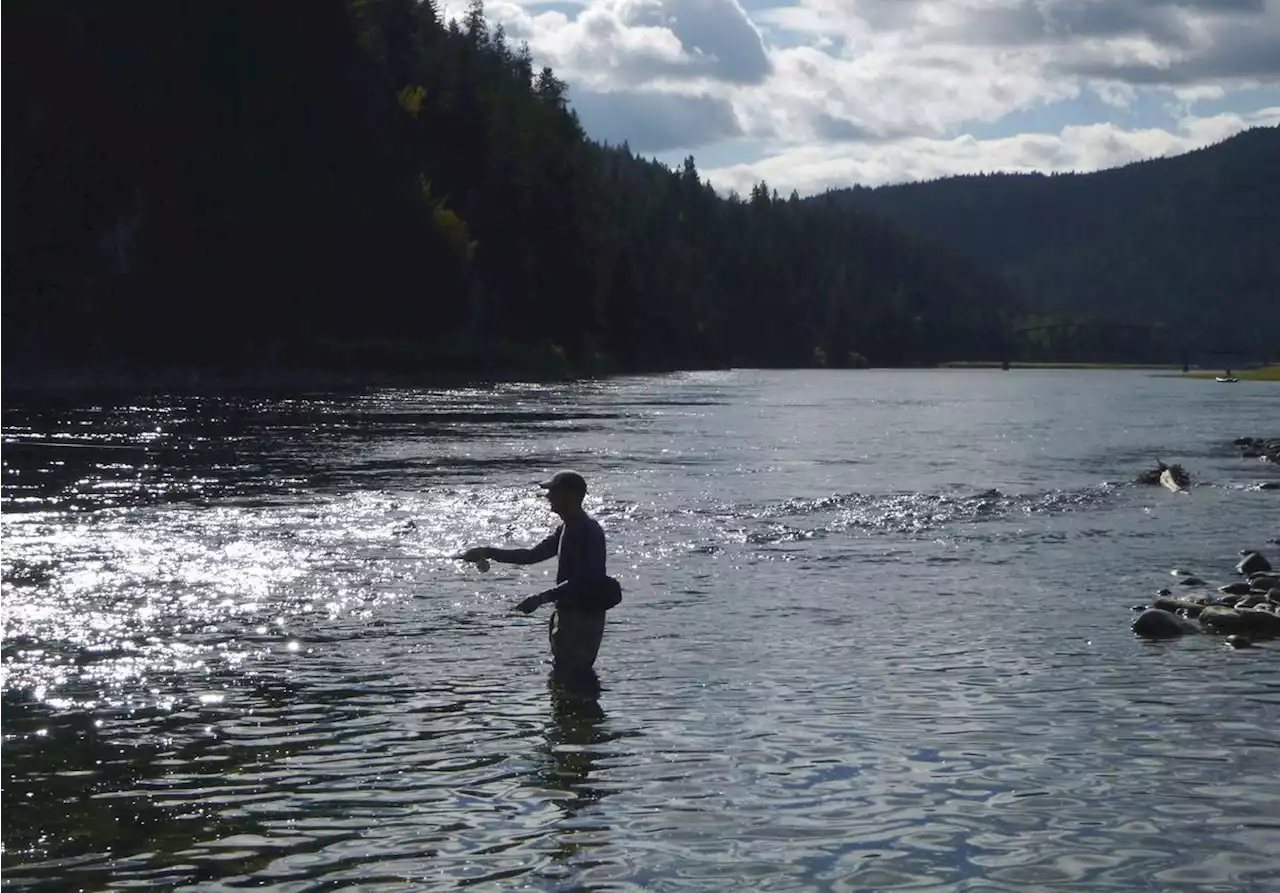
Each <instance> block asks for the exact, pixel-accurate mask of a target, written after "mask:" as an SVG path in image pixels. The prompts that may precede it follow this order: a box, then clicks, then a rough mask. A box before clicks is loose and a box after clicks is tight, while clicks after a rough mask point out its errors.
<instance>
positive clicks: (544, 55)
mask: <svg viewBox="0 0 1280 893" xmlns="http://www.w3.org/2000/svg"><path fill="white" fill-rule="evenodd" d="M441 7H442V11H443V12H444V13H445V14H446V16H450V17H452V16H459V17H460V16H461V15H462V13H463V12H464V11H465V0H445V2H443V3H442V4H441ZM485 11H486V16H487V18H488V19H489V22H490V24H491V25H496V24H499V23H501V25H502V26H503V28H504V29H505V31H506V34H507V37H508V39H509V40H510V41H511V42H512V43H513V45H517V46H518V45H519V43H520V42H521V41H526V42H527V43H528V44H529V48H530V50H531V51H532V53H533V58H534V62H535V65H537V66H539V67H540V66H543V65H549V66H551V67H552V68H553V69H554V70H555V73H556V75H557V76H558V77H560V78H562V79H563V80H566V81H567V82H568V83H569V97H570V100H571V103H572V105H573V107H574V108H575V109H577V112H578V115H579V117H580V119H581V121H582V124H583V126H584V128H585V129H586V131H587V133H588V135H589V136H591V137H593V138H595V139H598V140H602V141H607V142H609V143H613V144H620V143H622V142H623V141H626V142H627V143H628V145H629V146H630V147H631V149H632V150H633V151H634V152H636V153H637V154H640V155H644V156H646V157H653V158H658V159H659V160H662V161H664V162H666V163H668V164H671V165H673V166H674V165H678V164H680V163H681V162H682V161H683V159H684V158H685V157H686V156H688V155H693V156H694V158H695V159H696V161H697V164H698V169H699V171H700V172H701V173H702V174H703V176H704V177H705V178H706V179H709V180H710V181H711V182H712V184H713V185H714V186H715V187H716V188H717V190H719V191H721V192H728V191H729V190H737V191H738V192H740V193H743V194H745V193H746V192H748V191H749V190H750V189H751V187H752V186H753V185H754V184H756V183H758V182H759V181H761V180H764V181H766V182H767V183H768V184H769V186H770V187H771V188H773V189H776V190H777V191H778V192H779V193H781V194H782V195H784V196H785V195H787V194H789V193H790V192H791V190H793V189H794V190H797V191H799V193H800V194H801V195H811V194H814V193H817V192H822V191H823V190H825V189H828V188H838V187H843V186H852V185H855V184H863V185H867V186H875V185H880V184H883V183H899V182H905V181H911V180H923V179H933V178H936V177H942V176H948V175H952V174H962V173H976V172H980V171H1043V172H1046V173H1048V172H1051V171H1087V170H1097V169H1100V168H1107V167H1115V166H1117V165H1120V164H1125V163H1128V162H1131V161H1137V160H1140V159H1144V158H1152V157H1158V156H1162V155H1174V154H1179V153H1181V152H1185V151H1189V150H1191V149H1195V148H1199V147H1201V146H1205V145H1209V144H1211V143H1215V142H1218V141H1220V140H1222V139H1225V138H1226V137H1229V136H1231V135H1232V134H1234V133H1237V132H1239V131H1241V130H1244V129H1246V128H1248V127H1252V126H1259V125H1262V126H1274V125H1277V124H1280V0H489V2H487V3H486V4H485Z"/></svg>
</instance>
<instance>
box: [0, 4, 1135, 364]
mask: <svg viewBox="0 0 1280 893" xmlns="http://www.w3.org/2000/svg"><path fill="white" fill-rule="evenodd" d="M6 12H7V13H8V22H9V25H10V29H9V34H10V37H11V41H10V45H11V49H10V53H9V65H8V69H7V71H9V73H10V82H11V83H12V84H14V85H15V87H14V89H13V90H12V91H11V94H10V95H11V96H12V97H14V98H13V100H12V101H11V102H10V103H9V104H8V107H7V111H6V119H7V123H9V124H10V127H9V129H8V131H7V137H8V140H7V149H8V156H7V163H6V167H7V172H8V173H9V175H10V176H9V178H8V183H7V185H8V186H9V188H8V189H6V191H5V196H6V198H5V201H6V210H7V211H10V212H11V215H10V216H9V218H8V219H9V220H10V221H11V226H10V227H9V228H8V238H7V239H6V241H5V248H4V254H5V279H6V286H7V289H6V296H5V297H6V300H5V302H4V307H3V313H4V348H5V351H4V353H5V363H6V366H12V365H14V364H24V365H26V366H32V367H39V366H41V365H48V366H52V367H57V366H59V365H67V364H74V363H87V364H101V365H108V366H115V367H123V368H130V369H144V370H145V369H150V368H156V367H165V366H173V365H184V366H201V367H213V368H232V369H244V368H260V369H270V368H273V367H301V368H315V369H329V370H338V371H346V372H361V371H402V372H412V373H431V372H441V371H451V372H464V373H472V372H481V373H483V372H492V371H509V370H516V371H534V372H563V371H569V370H577V371H612V370H661V369H676V368H703V367H725V366H730V365H746V366H834V367H841V366H862V365H928V364H932V363H935V362H939V361H944V360H951V359H967V360H981V359H990V360H998V359H1005V358H1010V355H1011V354H1013V358H1024V359H1025V358H1053V354H1054V353H1055V352H1059V353H1061V352H1062V350H1063V349H1064V344H1065V343H1067V342H1069V341H1071V340H1072V339H1073V338H1074V339H1075V340H1077V341H1078V340H1079V338H1078V337H1077V336H1072V335H1067V334H1064V333H1068V332H1071V331H1073V330H1072V329H1070V328H1067V327H1060V328H1058V329H1052V330H1050V332H1057V334H1056V335H1054V334H1048V335H1045V334H1043V333H1042V334H1041V336H1040V337H1039V339H1038V340H1037V339H1028V338H1027V337H1025V336H1024V335H1020V334H1019V333H1018V327H1019V326H1020V325H1023V327H1024V328H1025V319H1024V318H1025V316H1026V313H1027V312H1028V310H1029V308H1028V307H1026V306H1025V305H1024V304H1023V303H1022V301H1021V298H1020V295H1019V293H1018V292H1019V287H1018V286H1017V285H1016V284H1012V283H1011V282H1010V281H1009V280H1008V277H1005V278H1001V277H1000V276H998V275H996V273H994V272H989V271H988V268H992V269H994V265H992V264H990V263H989V262H988V259H987V258H985V257H977V258H975V257H973V256H971V254H969V253H966V252H965V251H963V250H953V249H951V248H949V247H943V246H942V245H940V244H939V243H938V241H934V240H930V237H929V236H928V235H921V234H916V233H912V232H909V231H906V230H904V229H903V228H901V227H900V225H899V224H897V223H894V222H891V220H890V216H891V215H885V214H881V213H873V212H870V211H867V210H865V209H862V208H858V207H853V206H851V204H850V203H849V202H847V201H841V200H837V198H836V197H834V196H826V197H822V198H820V199H817V200H801V199H800V197H799V196H798V195H796V194H795V193H792V194H791V195H789V196H787V197H785V198H784V197H781V196H779V195H778V194H777V192H776V191H774V190H773V189H771V188H770V187H769V186H768V184H766V183H759V184H757V185H756V186H755V187H754V188H753V189H752V190H751V191H750V193H749V194H748V195H746V196H739V195H737V194H733V195H729V196H727V197H721V196H719V195H717V194H716V192H715V191H714V190H713V189H712V188H711V186H710V184H709V183H707V182H706V180H705V179H704V178H703V177H702V176H701V175H700V173H699V172H698V169H697V166H696V162H695V160H694V159H693V158H688V159H686V160H685V162H684V164H683V165H681V166H680V167H679V168H677V169H675V170H672V169H670V168H668V167H667V166H665V165H663V164H660V163H657V162H655V161H652V160H646V159H643V158H640V157H637V156H636V155H635V154H634V153H632V152H631V151H630V150H629V148H628V147H627V146H626V145H625V144H624V145H621V146H610V145H604V144H601V143H598V142H596V141H593V140H591V139H589V138H588V137H587V135H586V134H585V133H584V131H583V128H582V126H581V124H580V123H579V121H578V118H577V115H576V114H575V113H574V111H573V109H572V107H571V105H570V103H569V102H568V100H567V92H566V90H567V88H566V84H565V83H564V81H562V80H561V79H559V78H558V77H557V76H556V74H555V73H554V72H553V71H552V70H551V69H549V68H546V67H539V66H537V65H536V64H535V63H534V61H533V58H532V56H531V54H530V52H529V50H528V47H527V46H524V45H519V46H515V45H513V44H512V42H511V41H510V40H508V39H507V37H506V35H505V34H504V32H503V29H502V27H501V26H500V25H497V26H495V25H491V24H490V23H489V22H488V21H487V19H486V17H485V13H484V9H483V6H482V5H481V3H480V2H479V0H476V2H474V3H473V4H472V6H471V7H470V9H469V11H468V13H467V14H466V16H465V17H464V18H463V19H462V20H460V21H459V20H450V21H445V20H444V19H443V18H442V17H441V15H440V13H439V11H438V9H437V7H436V6H435V5H434V4H433V3H432V2H430V0H421V2H419V0H314V2H308V3H294V4H290V3H270V4H262V3H252V2H247V0H228V2H221V3H216V4H195V5H190V4H173V3H158V2H154V3H153V2H128V0H122V2H120V3H113V4H82V3H69V2H63V0H47V2H34V0H24V2H20V3H16V4H13V5H12V6H10V7H7V8H6ZM989 223H991V221H987V220H984V221H983V226H986V225H988V224H989ZM993 238H994V237H993ZM944 241H945V240H944ZM1055 339H1056V341H1055ZM1064 339H1065V340H1064ZM1104 340H1105V339H1104ZM1129 340H1132V339H1129ZM1130 348H1131V346H1130V347H1128V348H1123V349H1126V350H1127V349H1130Z"/></svg>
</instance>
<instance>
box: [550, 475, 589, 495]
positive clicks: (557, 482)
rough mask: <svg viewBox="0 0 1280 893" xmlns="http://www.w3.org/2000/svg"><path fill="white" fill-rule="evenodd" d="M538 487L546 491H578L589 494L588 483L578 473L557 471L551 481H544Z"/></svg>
mask: <svg viewBox="0 0 1280 893" xmlns="http://www.w3.org/2000/svg"><path fill="white" fill-rule="evenodd" d="M538 486H540V487H542V489H544V490H560V489H565V490H576V491H578V492H579V493H586V492H587V482H586V480H584V479H583V477H582V475H580V474H578V473H577V472H576V471H557V472H556V473H555V474H554V475H552V476H551V479H550V480H546V481H543V482H542V483H541V484H539V485H538Z"/></svg>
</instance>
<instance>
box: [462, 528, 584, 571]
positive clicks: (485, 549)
mask: <svg viewBox="0 0 1280 893" xmlns="http://www.w3.org/2000/svg"><path fill="white" fill-rule="evenodd" d="M559 548H560V530H559V528H557V529H556V530H555V531H553V532H552V533H551V535H550V536H548V537H547V538H546V539H544V540H543V541H542V542H540V543H538V544H537V545H536V546H533V547H531V548H528V549H498V548H495V547H493V546H478V547H476V548H474V549H468V550H467V551H466V552H463V553H462V560H463V561H477V560H479V559H481V558H488V559H489V560H490V561H501V562H502V563H504V564H537V563H538V562H539V561H546V560H547V559H548V558H553V557H555V554H556V552H557V551H559Z"/></svg>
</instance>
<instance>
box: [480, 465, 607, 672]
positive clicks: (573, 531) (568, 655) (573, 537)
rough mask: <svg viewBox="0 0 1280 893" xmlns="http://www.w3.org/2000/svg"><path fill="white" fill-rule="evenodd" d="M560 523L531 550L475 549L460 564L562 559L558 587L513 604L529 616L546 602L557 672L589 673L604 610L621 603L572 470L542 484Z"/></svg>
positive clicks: (584, 484) (583, 487)
mask: <svg viewBox="0 0 1280 893" xmlns="http://www.w3.org/2000/svg"><path fill="white" fill-rule="evenodd" d="M541 486H542V487H543V489H545V490H546V491H547V500H548V501H549V502H550V503H551V510H552V511H553V512H555V513H556V514H557V515H559V516H560V519H561V524H560V525H559V526H558V527H556V529H555V531H554V532H552V534H551V535H550V536H548V537H547V538H546V539H544V540H543V541H542V542H540V543H538V544H537V545H536V546H534V547H533V548H531V549H496V548H494V547H492V546H478V547H476V548H474V549H468V550H467V551H466V552H464V553H463V554H462V560H463V561H482V560H484V559H489V560H492V561H501V562H504V563H506V564H534V563H536V562H539V561H546V560H547V559H548V558H550V557H551V556H553V555H559V556H560V563H559V567H558V568H557V570H556V585H555V587H554V588H552V589H548V590H547V591H546V592H541V593H539V594H537V595H531V596H529V597H528V598H526V599H524V600H523V601H521V602H520V603H519V604H518V605H516V607H517V609H519V610H520V611H523V612H524V613H525V614H531V613H533V612H534V611H535V610H537V609H538V607H539V606H541V605H545V604H547V603H548V602H550V603H552V604H554V605H555V606H556V610H555V612H554V613H553V614H552V615H551V622H550V626H549V638H550V640H551V656H552V659H553V661H554V663H555V667H556V669H557V670H559V671H570V672H572V671H579V670H583V671H585V670H590V669H591V666H592V665H593V664H594V663H595V660H596V655H597V654H598V653H599V651H600V640H601V638H603V636H604V622H605V612H606V611H608V610H609V608H612V607H613V606H615V605H617V604H618V603H619V602H620V601H621V600H622V588H621V587H620V586H619V585H618V582H617V581H616V580H614V579H613V578H612V577H610V576H609V575H608V574H607V573H605V541H604V530H603V529H601V527H600V524H599V523H598V522H597V521H596V520H595V519H594V518H592V517H591V516H590V515H588V514H587V513H586V512H585V511H584V510H583V508H582V500H583V498H584V497H585V496H586V495H587V482H586V481H585V480H583V478H582V475H580V474H578V473H577V472H573V471H561V472H558V473H557V474H556V475H555V476H553V477H552V478H551V480H549V481H544V482H543V483H542V485H541Z"/></svg>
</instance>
